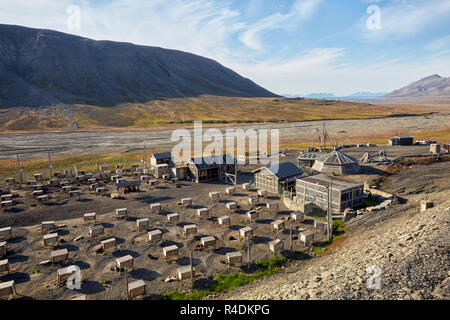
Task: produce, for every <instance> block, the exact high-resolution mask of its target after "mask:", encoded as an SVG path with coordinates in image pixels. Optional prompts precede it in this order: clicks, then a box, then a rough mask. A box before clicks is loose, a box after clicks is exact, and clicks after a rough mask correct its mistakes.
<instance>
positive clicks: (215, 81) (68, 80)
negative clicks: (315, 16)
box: [0, 24, 277, 108]
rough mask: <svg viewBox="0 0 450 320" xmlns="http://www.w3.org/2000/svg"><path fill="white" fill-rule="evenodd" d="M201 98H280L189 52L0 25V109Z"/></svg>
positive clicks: (216, 63)
mask: <svg viewBox="0 0 450 320" xmlns="http://www.w3.org/2000/svg"><path fill="white" fill-rule="evenodd" d="M200 95H217V96H236V97H277V95H276V94H274V93H272V92H270V91H268V90H266V89H264V88H262V87H260V86H258V85H257V84H256V83H254V82H253V81H251V80H249V79H247V78H244V77H242V76H240V75H239V74H237V73H236V72H234V71H233V70H231V69H229V68H226V67H224V66H223V65H221V64H219V63H218V62H216V61H214V60H212V59H209V58H205V57H201V56H198V55H195V54H192V53H188V52H183V51H179V50H171V49H164V48H159V47H152V46H141V45H134V44H132V43H129V42H115V41H109V40H92V39H89V38H84V37H79V36H76V35H71V34H67V33H62V32H58V31H54V30H48V29H35V28H28V27H23V26H16V25H6V24H0V108H5V107H6V108H7V107H42V106H49V105H58V104H65V105H70V104H87V105H98V106H114V105H117V104H120V103H136V102H147V101H150V100H155V99H165V98H179V97H193V96H200Z"/></svg>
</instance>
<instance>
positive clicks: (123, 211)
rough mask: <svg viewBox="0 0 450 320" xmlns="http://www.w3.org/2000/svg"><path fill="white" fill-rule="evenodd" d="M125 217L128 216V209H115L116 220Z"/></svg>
mask: <svg viewBox="0 0 450 320" xmlns="http://www.w3.org/2000/svg"><path fill="white" fill-rule="evenodd" d="M127 215H128V209H127V208H120V209H116V218H117V219H120V218H126V217H127Z"/></svg>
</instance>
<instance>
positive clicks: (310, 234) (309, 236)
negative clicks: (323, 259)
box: [298, 230, 314, 245]
mask: <svg viewBox="0 0 450 320" xmlns="http://www.w3.org/2000/svg"><path fill="white" fill-rule="evenodd" d="M298 239H299V241H301V242H303V244H305V245H307V244H310V243H312V242H314V231H312V230H306V231H303V232H300V237H299V238H298Z"/></svg>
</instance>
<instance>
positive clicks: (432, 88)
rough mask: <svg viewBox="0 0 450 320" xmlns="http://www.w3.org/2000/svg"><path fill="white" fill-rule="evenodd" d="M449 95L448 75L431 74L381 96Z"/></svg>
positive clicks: (449, 78) (449, 79)
mask: <svg viewBox="0 0 450 320" xmlns="http://www.w3.org/2000/svg"><path fill="white" fill-rule="evenodd" d="M416 97H430V98H432V97H450V77H448V78H445V77H441V76H440V75H437V74H433V75H431V76H428V77H425V78H422V79H420V80H418V81H414V82H413V83H411V84H409V85H407V86H406V87H403V88H401V89H398V90H394V91H392V92H391V93H389V94H387V95H385V96H383V98H416Z"/></svg>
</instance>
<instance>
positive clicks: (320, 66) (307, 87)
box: [233, 48, 450, 96]
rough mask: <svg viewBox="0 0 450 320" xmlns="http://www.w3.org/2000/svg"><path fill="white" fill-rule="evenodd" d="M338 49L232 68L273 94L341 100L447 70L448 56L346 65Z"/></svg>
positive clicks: (383, 89)
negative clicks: (315, 95)
mask: <svg viewBox="0 0 450 320" xmlns="http://www.w3.org/2000/svg"><path fill="white" fill-rule="evenodd" d="M347 53H348V52H347V51H346V50H344V49H342V48H327V49H314V50H310V51H308V52H305V53H303V54H301V55H300V56H298V57H295V58H292V59H287V60H284V61H280V60H276V59H274V60H271V61H265V62H262V63H259V64H253V65H245V64H235V65H233V68H234V69H235V70H240V72H241V73H242V74H243V75H245V76H249V77H250V78H251V79H252V80H254V81H255V82H256V83H258V84H259V85H262V86H263V87H265V88H268V89H269V90H271V91H272V92H274V93H278V94H282V93H291V94H303V95H306V94H309V93H313V92H332V93H334V94H335V95H338V96H339V95H340V96H345V95H349V94H352V93H355V92H358V91H372V92H390V91H392V90H395V89H398V88H400V87H402V86H405V85H407V84H409V83H411V82H412V81H415V80H418V79H420V78H423V77H426V76H428V75H431V74H435V73H437V74H441V75H442V76H449V75H450V74H442V71H443V70H447V72H448V70H450V59H448V56H449V53H448V52H442V54H440V53H438V54H436V55H434V56H433V57H428V58H426V59H421V60H417V61H414V62H411V61H409V60H408V59H406V58H393V59H389V60H385V61H375V62H372V63H368V64H355V63H347V62H346V59H347V58H348V57H347V56H346V54H347Z"/></svg>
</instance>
